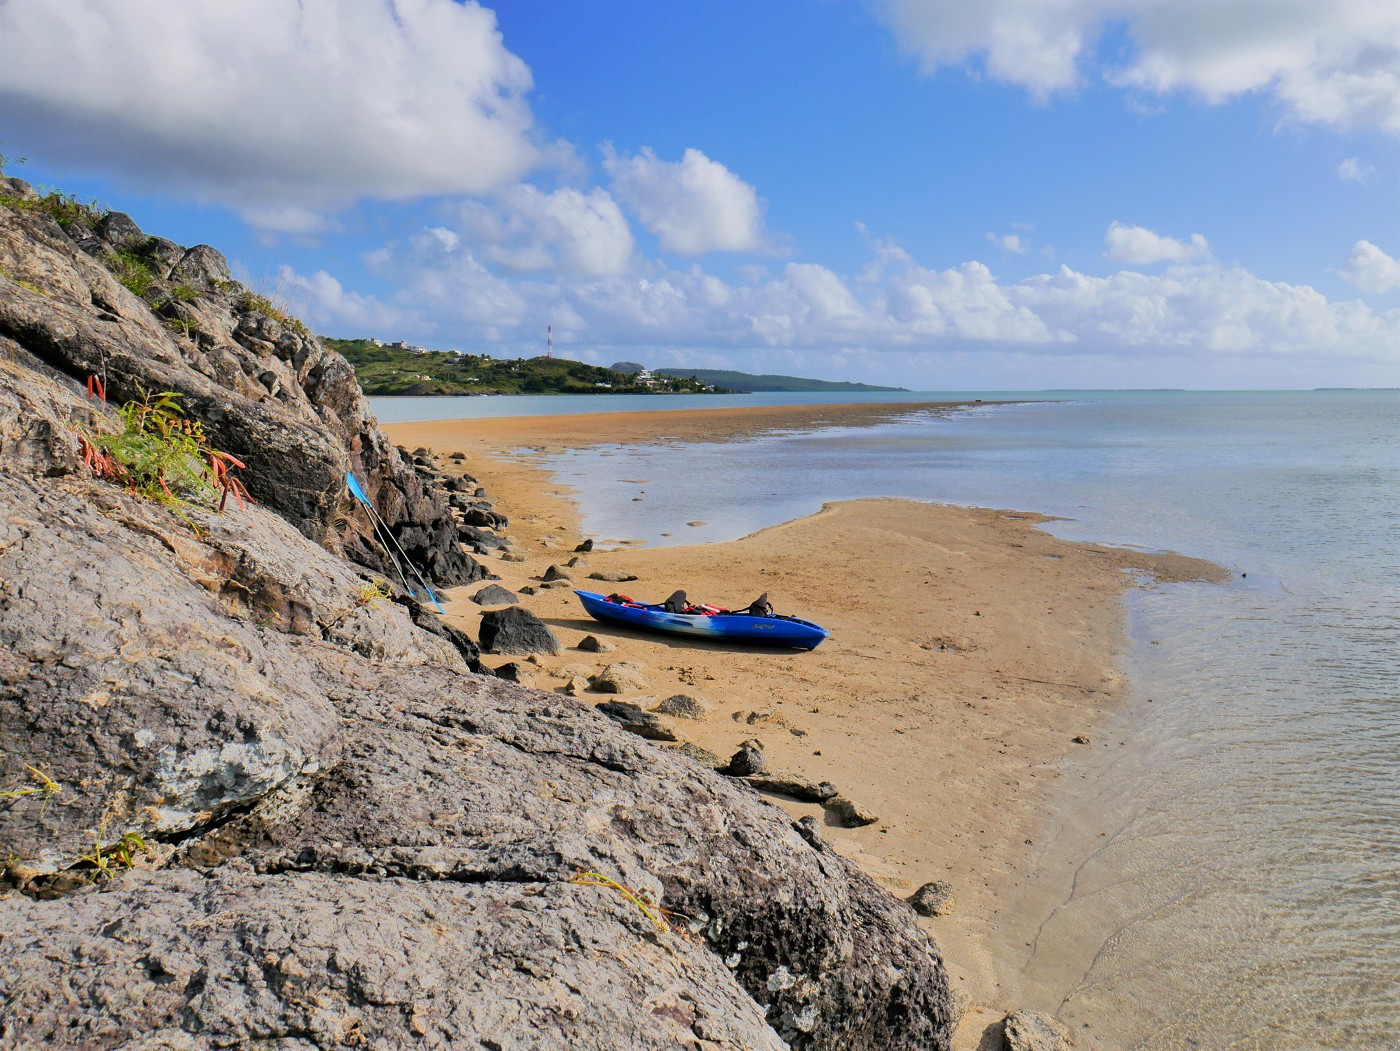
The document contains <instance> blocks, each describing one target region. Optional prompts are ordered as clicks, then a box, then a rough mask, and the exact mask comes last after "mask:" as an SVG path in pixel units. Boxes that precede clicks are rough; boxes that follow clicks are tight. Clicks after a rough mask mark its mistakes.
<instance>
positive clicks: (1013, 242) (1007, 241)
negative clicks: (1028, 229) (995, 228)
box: [987, 233, 1030, 255]
mask: <svg viewBox="0 0 1400 1051" xmlns="http://www.w3.org/2000/svg"><path fill="white" fill-rule="evenodd" d="M987 240H988V241H990V242H992V244H994V245H996V246H997V247H998V248H1000V249H1001V250H1002V251H1004V252H1010V253H1012V254H1013V255H1025V254H1026V252H1027V251H1028V250H1029V249H1030V245H1028V244H1027V243H1026V240H1025V238H1023V237H1022V236H1021V235H1020V234H994V233H988V234H987Z"/></svg>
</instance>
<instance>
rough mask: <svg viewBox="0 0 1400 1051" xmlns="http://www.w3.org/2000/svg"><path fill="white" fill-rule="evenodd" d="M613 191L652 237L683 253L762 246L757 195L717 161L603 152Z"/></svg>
mask: <svg viewBox="0 0 1400 1051" xmlns="http://www.w3.org/2000/svg"><path fill="white" fill-rule="evenodd" d="M603 166H604V168H606V169H607V172H608V174H609V175H610V176H611V177H612V186H613V191H614V193H616V194H617V197H618V199H620V200H621V201H622V202H623V203H624V204H625V205H627V207H628V208H630V209H631V210H632V211H633V212H635V213H636V215H637V217H638V218H639V219H640V220H641V222H642V225H643V226H645V227H646V228H647V229H648V230H650V231H651V232H652V233H654V234H655V235H656V236H657V237H658V238H659V239H660V241H661V245H662V247H663V248H665V249H667V250H668V251H672V252H679V253H681V254H682V255H700V254H702V253H705V252H752V251H760V250H763V249H764V248H765V243H766V240H767V238H766V235H765V233H764V229H763V208H762V205H761V204H760V203H759V199H758V193H757V191H755V190H754V188H753V187H752V186H750V185H749V184H748V183H746V182H744V180H742V179H740V178H739V177H738V176H737V175H735V174H734V173H733V172H731V171H730V170H729V169H728V168H726V167H725V166H724V165H723V164H720V163H719V162H718V161H712V160H710V158H708V157H706V156H705V155H704V154H703V153H701V152H700V151H699V150H695V149H688V150H686V151H685V154H684V155H683V156H682V157H681V159H680V160H679V161H676V162H669V161H663V160H661V159H660V158H658V157H657V156H656V154H655V153H653V152H652V151H651V150H650V149H648V148H645V147H644V148H643V149H642V151H641V152H640V153H637V154H634V155H630V156H629V155H621V154H618V153H617V152H616V151H615V150H613V148H612V147H611V146H607V147H605V149H604V157H603Z"/></svg>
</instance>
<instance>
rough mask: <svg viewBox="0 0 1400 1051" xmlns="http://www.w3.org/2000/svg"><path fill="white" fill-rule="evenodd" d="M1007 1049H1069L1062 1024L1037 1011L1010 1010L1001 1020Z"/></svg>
mask: <svg viewBox="0 0 1400 1051" xmlns="http://www.w3.org/2000/svg"><path fill="white" fill-rule="evenodd" d="M1002 1033H1003V1034H1004V1036H1005V1039H1006V1049H1007V1051H1071V1045H1070V1042H1069V1033H1067V1032H1066V1031H1065V1028H1064V1026H1062V1025H1060V1023H1059V1022H1057V1021H1055V1019H1053V1018H1051V1017H1050V1016H1049V1015H1047V1014H1041V1013H1040V1012H1039V1011H1012V1012H1011V1013H1010V1014H1009V1015H1007V1016H1006V1018H1005V1020H1004V1021H1003V1022H1002Z"/></svg>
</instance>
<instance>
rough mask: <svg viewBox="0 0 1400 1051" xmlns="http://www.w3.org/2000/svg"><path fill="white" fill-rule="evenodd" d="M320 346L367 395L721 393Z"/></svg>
mask: <svg viewBox="0 0 1400 1051" xmlns="http://www.w3.org/2000/svg"><path fill="white" fill-rule="evenodd" d="M321 342H322V343H324V344H325V345H326V347H327V348H328V349H330V350H334V351H336V352H338V353H339V354H342V355H344V357H345V359H346V360H347V361H349V362H350V364H351V365H354V366H355V378H356V379H357V380H358V381H359V383H360V387H361V388H362V389H363V390H364V392H365V393H366V394H370V395H390V394H411V395H432V394H676V393H683V394H715V393H722V392H721V391H716V390H714V389H713V388H712V387H711V385H709V384H708V383H704V382H697V381H695V380H692V379H691V378H690V377H689V376H688V375H687V376H681V377H670V376H658V377H655V378H654V379H652V380H649V381H641V382H639V381H638V380H637V379H636V378H635V377H634V376H629V375H627V374H625V373H622V372H617V371H614V370H613V369H605V368H601V367H600V366H598V365H585V364H584V363H583V362H581V361H570V360H569V359H568V358H546V357H537V358H493V357H491V356H489V355H487V354H459V353H457V352H455V351H446V350H427V349H425V348H423V347H414V346H390V345H386V344H384V343H382V342H378V341H375V340H371V339H334V338H332V337H329V336H326V337H323V338H322V340H321Z"/></svg>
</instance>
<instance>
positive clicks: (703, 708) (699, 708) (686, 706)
mask: <svg viewBox="0 0 1400 1051" xmlns="http://www.w3.org/2000/svg"><path fill="white" fill-rule="evenodd" d="M711 710H712V709H711V707H710V704H709V702H708V701H706V700H705V699H704V698H703V697H696V696H694V695H693V694H689V693H676V694H672V695H671V696H670V697H667V698H666V699H665V700H664V701H662V702H661V703H660V704H658V705H657V706H656V707H655V708H653V709H652V711H654V712H657V713H658V714H660V715H669V716H671V717H672V718H675V719H703V718H705V717H706V716H707V715H709V714H710V712H711Z"/></svg>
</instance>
